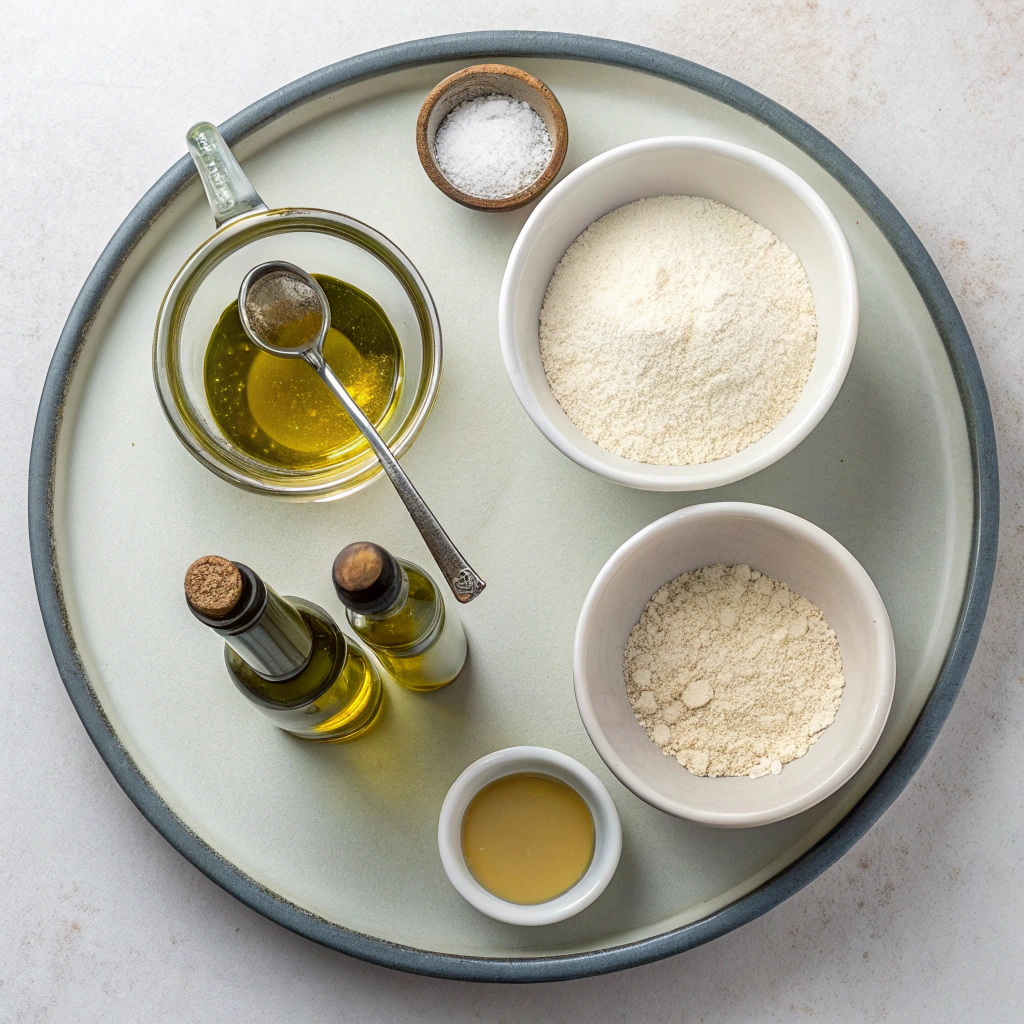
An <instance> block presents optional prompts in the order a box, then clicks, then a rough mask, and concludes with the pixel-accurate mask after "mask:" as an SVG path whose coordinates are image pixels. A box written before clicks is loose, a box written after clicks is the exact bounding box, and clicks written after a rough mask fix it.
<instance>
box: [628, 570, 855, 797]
mask: <svg viewBox="0 0 1024 1024" xmlns="http://www.w3.org/2000/svg"><path fill="white" fill-rule="evenodd" d="M624 674H625V678H626V693H627V694H628V696H629V701H630V704H631V705H632V707H633V713H634V714H635V715H636V717H637V720H638V721H639V722H640V724H641V725H642V726H643V727H644V729H645V730H646V731H647V734H648V735H649V736H650V737H651V739H652V740H653V741H654V742H655V743H656V744H657V745H658V746H659V747H660V748H661V749H662V751H663V752H664V753H666V754H669V755H672V756H674V757H675V758H676V760H677V761H678V762H679V763H680V764H681V765H683V767H684V768H687V769H689V771H690V772H692V773H693V774H694V775H712V776H719V775H733V776H736V775H749V776H751V777H752V778H759V777H760V776H762V775H767V774H769V773H771V774H772V775H778V774H779V773H780V772H781V771H782V766H783V765H784V764H786V763H787V762H789V761H792V760H794V759H795V758H798V757H803V755H804V754H806V753H807V751H808V749H809V747H810V745H811V744H812V743H815V742H816V741H817V739H818V737H819V736H820V735H821V733H822V732H823V731H824V730H825V729H827V728H828V726H830V725H831V724H832V722H833V721H834V720H835V717H836V711H837V710H838V708H839V704H840V701H841V700H842V698H843V687H844V686H845V683H846V681H845V678H844V677H843V662H842V658H841V657H840V654H839V641H838V639H837V638H836V634H835V633H834V632H833V630H832V629H830V628H829V626H828V624H827V623H826V622H825V618H824V616H823V615H822V613H821V611H820V610H819V609H818V608H816V607H815V606H814V605H813V604H811V602H810V601H808V600H806V599H805V598H803V597H799V596H798V595H797V594H794V593H793V591H792V590H790V589H789V587H787V586H786V584H785V583H779V582H777V581H775V580H773V579H770V578H769V577H768V576H763V575H761V573H759V572H756V571H753V570H751V568H750V566H747V565H735V566H732V567H727V566H724V565H709V566H707V567H706V568H703V569H695V570H693V571H692V572H687V573H683V575H682V576H678V577H676V579H674V580H672V581H671V582H669V583H666V584H665V586H663V587H662V588H661V589H660V590H658V591H657V592H656V593H655V595H654V596H653V597H652V598H651V600H650V601H648V603H647V606H646V607H645V608H644V610H643V613H642V614H641V616H640V621H639V622H637V624H636V625H635V626H634V627H633V630H632V632H631V633H630V634H629V641H628V643H627V644H626V653H625V663H624Z"/></svg>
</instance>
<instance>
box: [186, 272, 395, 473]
mask: <svg viewBox="0 0 1024 1024" xmlns="http://www.w3.org/2000/svg"><path fill="white" fill-rule="evenodd" d="M313 276H314V277H315V278H316V280H317V281H318V282H319V283H320V286H321V287H322V288H323V290H324V292H325V293H326V295H327V299H328V301H329V303H330V306H331V329H330V330H329V331H328V332H327V337H326V339H325V340H324V358H325V359H326V360H327V362H328V364H329V365H330V367H331V369H332V370H334V372H335V373H336V374H337V375H338V377H339V378H340V380H341V382H342V383H343V384H344V385H345V387H346V388H348V391H349V393H350V394H351V395H352V397H353V398H354V399H355V400H356V403H357V404H358V405H359V407H360V408H361V409H362V410H363V412H365V413H366V415H367V416H368V417H369V418H370V420H371V421H372V422H373V423H374V425H375V426H376V427H377V429H378V430H379V429H380V428H381V427H382V426H383V425H384V423H385V422H386V421H387V419H388V417H389V416H390V415H391V413H392V412H393V411H394V407H395V405H396V402H397V399H398V390H399V387H400V385H401V378H402V357H401V347H400V345H399V342H398V335H397V334H396V333H395V329H394V327H392V326H391V322H390V321H389V320H388V318H387V316H386V315H385V313H384V310H383V309H381V308H380V306H379V305H378V304H377V303H376V302H375V301H374V300H373V299H372V298H370V296H369V295H366V294H365V293H364V292H361V291H360V290H359V289H358V288H354V287H352V285H348V284H345V283H343V282H342V281H338V280H336V279H335V278H333V277H327V276H326V275H325V274H314V275H313ZM203 376H204V382H205V386H206V400H207V402H208V403H209V406H210V412H211V413H212V414H213V418H214V420H215V421H216V423H217V426H219V427H220V429H221V431H222V432H223V433H224V436H225V437H226V438H227V440H228V441H230V442H231V444H232V445H234V446H235V447H236V448H238V449H240V450H241V451H243V452H245V453H246V454H247V455H251V456H252V457H253V458H255V459H259V460H260V461H261V462H269V463H271V464H273V465H275V466H282V467H285V468H288V469H323V468H325V467H327V466H331V465H334V464H336V463H338V462H340V461H343V460H344V459H349V458H353V457H355V456H356V455H359V454H361V453H362V452H364V451H365V450H366V449H367V447H368V445H367V443H366V440H365V438H364V437H363V435H362V434H361V433H360V432H359V431H358V430H357V429H356V427H355V425H354V424H353V422H352V421H351V420H350V419H349V417H348V414H347V413H346V412H345V410H344V409H343V408H342V405H341V403H340V402H339V401H338V400H337V399H336V398H335V397H334V396H333V395H332V394H331V393H330V391H328V390H327V386H326V385H325V384H324V383H323V381H322V380H320V378H319V377H318V376H317V375H316V373H315V371H314V370H313V368H312V367H311V366H310V365H309V364H308V363H306V362H305V361H304V360H302V359H287V358H285V357H283V356H272V355H270V354H269V353H267V352H262V351H260V350H259V349H258V348H257V347H256V346H255V345H253V343H252V342H251V341H249V339H248V338H247V337H246V334H245V331H244V330H243V328H242V322H241V320H240V319H239V317H238V303H237V302H233V303H232V304H231V305H230V306H228V308H227V309H226V310H224V312H223V314H222V315H221V318H220V321H219V322H218V323H217V326H216V328H214V331H213V334H212V336H211V337H210V343H209V345H208V346H207V349H206V361H205V364H204V367H203Z"/></svg>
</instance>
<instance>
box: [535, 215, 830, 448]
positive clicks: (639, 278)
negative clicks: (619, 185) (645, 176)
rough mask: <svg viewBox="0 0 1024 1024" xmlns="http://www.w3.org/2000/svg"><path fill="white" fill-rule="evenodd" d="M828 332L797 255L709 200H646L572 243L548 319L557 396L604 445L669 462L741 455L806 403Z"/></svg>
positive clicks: (548, 353) (545, 343)
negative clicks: (821, 331) (822, 335)
mask: <svg viewBox="0 0 1024 1024" xmlns="http://www.w3.org/2000/svg"><path fill="white" fill-rule="evenodd" d="M817 337H818V322H817V318H816V316H815V311H814V299H813V298H812V296H811V289H810V286H809V285H808V283H807V275H806V274H805V273H804V269H803V267H802V266H801V264H800V261H799V260H798V259H797V257H796V256H795V255H794V253H793V251H792V250H791V249H790V248H789V247H788V246H787V245H785V243H783V242H782V241H780V240H779V239H778V238H777V237H776V236H775V235H774V234H772V232H771V231H769V230H768V229H767V228H765V227H762V226H761V225H760V224H757V223H756V222H755V221H752V220H751V219H750V218H749V217H747V216H745V215H744V214H742V213H740V212H739V211H738V210H734V209H732V208H731V207H729V206H724V205H723V204H721V203H717V202H715V201H714V200H711V199H703V198H699V197H696V196H658V197H657V198H654V199H639V200H637V201H636V202H633V203H628V204H626V205H625V206H620V207H619V208H618V209H617V210H613V211H612V212H611V213H609V214H607V215H606V216H604V217H602V218H601V219H600V220H598V221H595V222H594V223H593V224H591V225H590V227H588V228H587V229H586V231H584V232H583V233H582V234H581V235H580V236H579V237H578V238H577V239H576V241H575V242H573V244H572V245H571V246H569V248H568V249H567V250H566V252H565V255H564V256H563V257H562V259H561V261H560V262H559V264H558V266H557V267H556V268H555V272H554V274H553V275H552V277H551V281H550V282H549V284H548V288H547V293H546V295H545V297H544V304H543V306H542V308H541V314H540V351H541V359H542V361H543V364H544V370H545V372H546V373H547V377H548V381H549V383H550V385H551V390H552V392H553V393H554V396H555V398H556V399H557V401H558V403H559V405H560V406H561V407H562V409H563V410H564V411H565V414H566V415H567V416H568V417H569V419H570V420H572V422H573V423H574V424H575V425H576V426H577V427H579V429H580V430H582V431H583V433H584V434H586V435H587V437H589V438H590V439H591V440H592V441H594V442H595V443H596V444H598V445H600V446H601V447H602V448H604V449H605V450H606V451H609V452H612V453H613V454H615V455H621V456H622V457H623V458H626V459H631V460H632V461H634V462H644V463H648V464H652V465H659V466H683V465H697V464H700V463H705V462H711V461H714V460H715V459H724V458H726V457H727V456H729V455H734V454H735V453H736V452H739V451H742V450H743V449H744V448H747V447H749V446H750V445H751V444H753V443H754V442H755V441H758V440H760V439H761V438H762V437H764V436H765V434H767V433H769V432H770V431H772V430H773V429H774V428H775V427H776V426H778V425H779V423H781V422H782V420H783V419H784V418H785V417H786V416H787V415H788V413H789V412H790V411H791V410H792V408H793V406H794V405H796V402H797V399H798V398H799V397H800V392H801V391H802V390H803V387H804V385H805V384H806V383H807V379H808V377H809V376H810V373H811V366H812V365H813V363H814V354H815V347H816V343H817Z"/></svg>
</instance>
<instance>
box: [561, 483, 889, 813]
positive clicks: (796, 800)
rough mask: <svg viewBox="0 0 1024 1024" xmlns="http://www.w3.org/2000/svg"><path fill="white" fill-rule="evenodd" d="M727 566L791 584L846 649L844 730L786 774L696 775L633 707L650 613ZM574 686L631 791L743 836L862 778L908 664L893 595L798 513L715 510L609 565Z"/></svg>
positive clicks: (682, 517) (583, 636)
mask: <svg viewBox="0 0 1024 1024" xmlns="http://www.w3.org/2000/svg"><path fill="white" fill-rule="evenodd" d="M719 562H721V563H723V564H725V565H749V566H750V567H751V568H752V569H756V570H758V571H759V572H762V573H765V574H766V575H768V576H771V577H772V578H773V579H776V580H780V581H782V582H783V583H786V584H788V585H789V586H790V587H791V588H792V589H793V590H794V591H795V592H796V593H797V594H799V595H801V596H802V597H805V598H807V600H808V601H810V602H812V603H813V604H815V605H817V606H818V607H819V608H820V609H821V611H822V613H823V614H824V616H825V621H826V622H827V623H828V624H829V625H830V626H831V627H832V629H834V630H835V632H836V636H837V637H838V639H839V652H840V654H841V656H842V659H843V674H844V676H845V677H846V687H845V689H844V691H843V700H842V703H841V704H840V705H839V711H838V713H837V714H836V719H835V721H834V722H833V723H832V724H831V725H830V726H829V727H828V728H827V729H826V730H825V731H824V732H823V733H822V734H821V736H820V737H819V739H818V741H817V743H815V744H813V745H812V746H811V748H810V750H808V752H807V753H806V754H804V756H803V757H799V758H797V759H796V760H795V761H790V762H789V764H787V765H785V766H784V767H783V769H782V774H780V775H767V776H765V777H763V778H760V779H750V778H716V779H712V778H701V777H698V776H696V775H691V774H690V773H689V772H688V771H687V770H686V769H685V768H683V767H682V766H681V765H680V764H678V763H677V762H676V760H675V758H672V757H668V756H666V755H665V754H663V753H662V752H661V750H660V749H659V748H658V747H657V746H655V744H654V743H653V741H652V740H651V739H650V737H649V736H648V735H647V733H646V732H645V731H644V729H643V727H642V726H641V725H640V723H639V722H637V720H636V718H635V716H634V715H633V709H632V707H631V706H630V703H629V698H628V697H627V696H626V683H625V678H624V676H623V666H622V658H623V652H624V651H625V647H626V641H627V640H628V639H629V633H630V630H632V628H633V626H635V625H636V623H637V620H638V619H639V618H640V613H641V612H642V611H643V610H644V606H645V605H646V604H647V602H648V601H649V600H650V599H651V596H652V595H653V594H654V592H655V591H656V590H658V588H659V587H661V586H663V585H664V584H665V583H667V582H668V581H669V580H673V579H675V578H676V577H677V576H679V575H681V574H682V573H684V572H689V571H690V570H691V569H698V568H701V567H703V566H705V565H714V564H716V563H719ZM573 677H574V681H575V685H576V702H577V704H578V705H579V710H580V716H581V717H582V719H583V724H584V725H585V726H586V728H587V732H588V733H589V734H590V738H591V740H592V741H593V743H594V746H595V747H596V748H597V752H598V753H599V754H600V755H601V757H602V758H603V759H604V762H605V764H607V765H608V767H609V768H610V769H611V770H612V771H613V772H614V773H615V775H616V776H617V777H618V779H619V781H620V782H621V783H622V784H623V785H625V786H626V787H627V788H628V789H630V790H632V792H633V793H635V794H636V795H637V796H638V797H640V799H641V800H646V801H647V803H649V804H653V806H655V807H658V808H660V809H661V810H663V811H666V812H668V813H669V814H674V815H675V816H676V817H678V818H688V819H690V820H691V821H699V822H702V823H704V824H706V825H718V826H723V827H732V828H739V827H745V826H750V825H766V824H768V823H769V822H772V821H779V820H781V819H782V818H788V817H790V816H791V815H793V814H798V813H799V812H800V811H805V810H807V808H809V807H813V806H814V805H815V804H816V803H818V802H819V801H820V800H824V799H825V797H827V796H829V795H830V794H832V793H834V792H835V791H836V790H837V789H839V787H840V786H842V785H843V784H844V783H845V782H848V781H849V780H850V779H851V778H852V777H853V775H854V773H855V772H856V771H857V769H858V768H860V767H861V765H862V764H864V762H865V761H866V760H867V757H868V755H869V754H870V753H871V751H872V749H873V748H874V746H875V744H876V743H877V742H878V738H879V736H881V734H882V728H883V726H884V725H885V720H886V718H887V717H888V715H889V708H890V706H891V704H892V696H893V691H894V689H895V684H896V653H895V646H894V643H893V635H892V627H891V625H890V624H889V616H888V615H887V614H886V610H885V605H884V604H883V603H882V598H881V596H880V595H879V593H878V591H877V590H876V589H875V585H874V584H873V583H872V582H871V578H870V577H869V576H868V574H867V572H865V570H864V568H863V566H861V564H860V563H859V562H858V561H857V559H855V558H854V557H853V555H851V554H850V552H849V551H847V550H846V548H844V547H843V546H842V544H840V543H839V541H837V540H836V539H835V538H834V537H831V536H829V534H827V533H826V532H825V531H824V530H822V529H820V528H819V527H817V526H815V525H814V524H813V523H809V522H807V520H805V519H801V518H800V517H799V516H795V515H793V514H792V513H791V512H784V511H782V510H781V509H777V508H769V507H768V506H766V505H750V504H746V503H744V502H715V503H712V504H707V505H692V506H690V507H689V508H684V509H681V510H680V511H678V512H672V513H670V514H669V515H667V516H664V517H663V518H662V519H658V520H657V521H655V522H653V523H651V525H650V526H648V527H646V528H645V529H643V530H641V531H640V532H639V533H638V534H636V535H635V536H634V537H631V538H630V539H629V540H628V541H626V543H625V544H623V545H622V547H620V548H619V550H618V551H616V552H615V554H613V555H612V557H611V558H609V559H608V561H607V562H606V563H605V566H604V568H603V569H602V570H601V571H600V573H598V576H597V579H595V580H594V583H593V585H592V586H591V588H590V592H589V593H588V594H587V599H586V601H585V602H584V604H583V610H582V612H581V613H580V618H579V624H578V625H577V627H576V641H575V648H574V652H573Z"/></svg>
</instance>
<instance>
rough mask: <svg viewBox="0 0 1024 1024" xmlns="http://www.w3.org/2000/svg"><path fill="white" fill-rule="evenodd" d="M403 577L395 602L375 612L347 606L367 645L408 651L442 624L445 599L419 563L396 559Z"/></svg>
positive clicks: (431, 637)
mask: <svg viewBox="0 0 1024 1024" xmlns="http://www.w3.org/2000/svg"><path fill="white" fill-rule="evenodd" d="M396 561H397V562H398V564H399V566H400V567H401V568H402V571H403V572H404V574H405V577H406V583H403V587H402V593H401V594H400V595H399V597H398V599H397V600H396V601H395V603H394V604H393V605H392V606H391V607H390V608H387V609H385V610H384V611H383V612H379V613H377V614H375V615H361V614H360V613H358V612H355V611H352V610H351V609H348V610H347V611H346V617H347V618H348V621H349V623H350V625H351V626H352V628H353V629H354V630H355V631H356V633H357V634H358V635H359V636H360V637H362V638H363V639H364V640H365V641H366V642H367V643H368V644H370V646H372V647H375V648H379V649H381V650H385V651H389V652H392V653H400V652H406V651H409V652H411V651H412V650H413V649H415V648H417V647H419V646H421V645H424V644H429V643H431V642H432V641H433V640H434V638H435V637H436V636H437V635H438V634H439V633H440V631H441V630H442V629H443V628H444V599H443V597H442V596H441V594H440V593H439V591H438V589H437V587H436V585H435V584H434V581H433V580H432V579H431V578H430V577H429V576H428V575H427V574H426V573H425V572H424V571H423V570H422V569H420V568H419V566H417V565H414V564H413V563H412V562H406V561H405V560H404V559H396Z"/></svg>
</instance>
